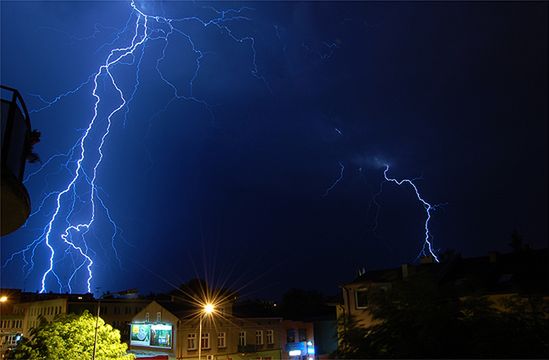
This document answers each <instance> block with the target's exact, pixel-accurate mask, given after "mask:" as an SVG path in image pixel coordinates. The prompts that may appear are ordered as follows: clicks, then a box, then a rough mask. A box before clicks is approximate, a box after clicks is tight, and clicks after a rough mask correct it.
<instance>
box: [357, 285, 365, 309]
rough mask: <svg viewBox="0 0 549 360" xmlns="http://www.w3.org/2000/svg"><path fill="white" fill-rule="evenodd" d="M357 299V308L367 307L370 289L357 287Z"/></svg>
mask: <svg viewBox="0 0 549 360" xmlns="http://www.w3.org/2000/svg"><path fill="white" fill-rule="evenodd" d="M355 301H356V308H357V309H365V308H367V307H368V290H367V289H357V290H356V291H355Z"/></svg>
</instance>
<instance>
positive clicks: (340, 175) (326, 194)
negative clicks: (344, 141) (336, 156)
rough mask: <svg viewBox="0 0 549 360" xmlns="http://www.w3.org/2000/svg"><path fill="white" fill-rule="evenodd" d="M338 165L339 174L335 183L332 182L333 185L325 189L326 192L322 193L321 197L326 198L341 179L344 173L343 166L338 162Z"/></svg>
mask: <svg viewBox="0 0 549 360" xmlns="http://www.w3.org/2000/svg"><path fill="white" fill-rule="evenodd" d="M338 164H339V168H340V173H339V177H338V178H337V179H336V181H334V183H333V184H332V185H331V186H330V187H329V188H327V189H326V192H324V194H323V195H322V197H326V196H328V193H329V192H330V191H332V189H333V188H335V187H336V185H337V184H338V183H339V182H340V181H341V179H343V172H344V171H345V166H343V164H342V163H341V161H340V162H338Z"/></svg>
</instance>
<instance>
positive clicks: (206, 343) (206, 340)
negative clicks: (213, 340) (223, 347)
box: [201, 333, 210, 349]
mask: <svg viewBox="0 0 549 360" xmlns="http://www.w3.org/2000/svg"><path fill="white" fill-rule="evenodd" d="M201 346H202V349H209V348H210V333H203V334H202V342H201Z"/></svg>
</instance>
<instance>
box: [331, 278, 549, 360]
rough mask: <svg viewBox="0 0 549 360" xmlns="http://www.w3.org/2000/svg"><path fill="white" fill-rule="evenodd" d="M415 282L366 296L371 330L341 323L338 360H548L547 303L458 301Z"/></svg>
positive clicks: (482, 299)
mask: <svg viewBox="0 0 549 360" xmlns="http://www.w3.org/2000/svg"><path fill="white" fill-rule="evenodd" d="M433 280H434V279H430V278H428V277H418V278H416V279H413V280H410V281H403V282H401V283H398V284H395V286H393V288H391V289H389V290H382V289H379V290H377V291H376V290H373V291H372V292H371V293H370V294H369V310H370V312H371V313H372V315H373V316H374V318H375V319H376V320H378V321H379V323H378V324H377V325H374V326H371V327H369V328H364V327H361V326H359V324H358V323H357V322H356V321H355V319H349V318H346V319H341V321H340V324H339V325H340V329H342V332H341V336H340V347H339V353H338V356H339V357H343V358H352V359H364V358H448V357H452V358H472V357H473V358H484V357H490V358H494V357H495V358H548V357H549V319H548V318H547V314H548V311H549V309H548V308H547V305H548V304H547V302H544V301H543V300H542V299H541V298H536V297H529V298H521V297H518V296H515V297H507V298H505V299H504V300H502V301H498V302H493V301H491V300H490V298H488V297H485V296H473V297H466V298H465V297H462V298H460V297H458V296H455V294H452V293H451V291H450V290H449V289H444V288H440V287H439V286H437V285H436V281H433Z"/></svg>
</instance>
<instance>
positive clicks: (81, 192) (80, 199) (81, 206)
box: [3, 0, 270, 293]
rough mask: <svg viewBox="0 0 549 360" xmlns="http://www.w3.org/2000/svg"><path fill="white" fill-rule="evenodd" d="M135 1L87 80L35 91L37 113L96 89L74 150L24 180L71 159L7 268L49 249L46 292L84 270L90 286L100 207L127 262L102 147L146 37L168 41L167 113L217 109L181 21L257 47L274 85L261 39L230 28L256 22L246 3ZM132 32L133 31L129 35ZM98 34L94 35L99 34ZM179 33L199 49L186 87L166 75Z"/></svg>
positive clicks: (124, 111) (27, 266)
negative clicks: (189, 11)
mask: <svg viewBox="0 0 549 360" xmlns="http://www.w3.org/2000/svg"><path fill="white" fill-rule="evenodd" d="M130 7H131V14H130V16H129V18H128V20H127V22H126V24H125V26H124V27H123V29H122V30H120V31H119V32H118V33H117V34H116V36H115V38H114V39H113V40H112V41H111V42H109V43H106V44H103V45H102V46H101V48H100V49H102V48H105V47H108V48H110V51H108V54H107V55H106V58H105V60H104V61H102V63H101V65H100V66H99V67H98V68H97V71H96V72H95V73H93V74H91V75H90V76H88V77H87V79H86V80H85V81H84V82H82V83H81V84H79V85H77V86H75V87H73V88H72V89H71V90H69V91H66V92H65V93H63V94H60V95H58V96H56V97H54V98H52V99H51V100H49V99H46V98H44V97H43V96H41V95H37V94H31V95H32V96H34V97H36V98H37V99H38V100H40V102H41V103H42V105H41V106H39V107H38V108H36V109H34V110H31V113H38V112H41V111H43V110H46V109H49V108H51V107H52V106H55V105H56V104H57V103H59V102H61V101H62V100H63V99H65V98H66V97H68V96H71V95H74V94H76V93H78V92H81V91H83V90H84V89H87V88H88V85H89V87H90V88H91V93H90V95H91V97H93V98H94V103H93V110H92V113H91V116H90V120H89V122H88V125H87V126H86V127H85V128H84V129H82V134H81V135H80V136H79V139H78V140H77V141H76V143H75V144H74V145H73V146H72V148H71V149H70V150H69V151H68V152H66V153H61V154H56V155H53V156H52V157H50V158H49V159H48V160H47V161H45V162H44V163H42V164H41V166H40V168H39V169H37V170H36V171H34V172H32V173H30V174H29V175H28V176H27V177H26V178H25V182H26V181H29V180H30V179H31V178H33V177H34V176H35V175H37V174H38V173H40V172H43V171H46V169H48V168H49V167H50V166H52V164H54V163H55V162H56V161H58V160H59V159H66V161H65V162H64V163H62V164H61V167H62V168H64V169H66V170H67V171H69V175H70V176H69V179H68V180H67V184H66V185H65V186H64V187H62V188H61V189H59V190H55V191H51V192H48V193H46V194H45V196H44V197H43V199H42V200H41V201H40V205H39V207H38V209H37V210H35V211H34V212H33V213H32V214H31V218H32V217H34V216H35V215H37V214H38V213H42V212H43V211H45V210H44V209H45V207H46V205H47V204H49V203H50V202H52V201H53V205H54V207H53V211H51V213H49V214H48V215H47V223H46V224H45V225H44V226H43V228H42V230H41V233H40V235H39V236H37V237H36V238H34V239H33V240H32V241H31V242H30V243H29V244H28V245H27V246H25V247H24V248H22V249H21V250H19V251H17V252H14V253H13V254H12V255H11V256H10V257H9V258H8V259H7V261H6V262H5V263H4V264H3V266H4V267H5V266H7V265H8V264H10V263H11V262H13V261H14V260H15V258H16V257H21V258H22V260H23V263H24V266H23V268H24V271H25V272H26V274H27V276H28V274H29V273H30V272H31V271H32V270H33V269H34V267H35V265H36V262H35V255H36V253H37V250H38V249H39V248H40V249H42V248H43V250H45V251H46V252H47V261H46V263H47V265H46V267H47V268H46V269H45V271H44V272H43V273H42V275H41V281H40V283H41V287H40V292H41V293H43V292H46V291H48V290H49V289H51V287H52V286H51V284H50V283H51V281H52V280H54V282H55V283H56V286H57V287H58V290H59V291H60V292H62V291H64V290H68V291H71V292H72V290H73V284H72V283H73V282H74V281H76V278H77V275H78V274H79V273H80V272H82V271H83V272H84V275H83V276H84V277H85V279H86V282H85V288H86V290H87V291H88V292H91V290H92V282H93V268H94V264H95V262H94V259H93V257H94V255H95V253H94V251H93V249H92V248H91V247H90V246H89V244H88V242H87V241H86V235H87V234H88V232H89V231H90V230H91V229H92V227H93V225H94V222H95V221H96V216H97V215H98V212H97V210H99V209H102V213H103V214H104V216H105V217H106V220H107V221H108V222H109V223H110V225H111V227H112V236H111V247H112V251H113V254H114V256H115V258H116V259H117V261H118V263H119V265H120V266H121V260H120V258H119V256H118V250H117V248H116V244H115V239H116V237H117V236H118V234H119V233H120V231H121V230H120V228H119V227H118V225H117V224H116V222H115V221H114V219H113V217H112V216H111V212H110V211H109V209H108V207H107V204H105V202H104V201H103V199H102V197H101V196H100V194H99V190H100V187H99V185H98V181H99V173H98V170H99V168H100V165H101V163H102V161H103V159H104V157H105V156H106V154H105V153H104V145H105V142H106V140H107V138H108V137H109V134H110V131H111V126H112V124H113V120H114V118H115V117H119V116H121V117H122V120H123V124H124V125H125V124H126V121H127V117H128V112H129V105H130V103H131V102H132V101H133V99H134V96H135V94H136V92H137V89H138V88H139V86H140V72H141V71H142V59H143V55H144V52H145V50H146V43H147V42H153V41H163V42H164V44H163V47H162V49H161V51H160V55H159V56H158V57H157V58H156V61H155V67H154V71H156V73H157V74H158V76H159V78H160V79H161V80H162V82H163V83H164V84H165V85H166V86H168V87H169V88H171V89H172V90H173V97H172V98H171V99H170V100H169V101H168V102H167V103H166V104H165V106H164V108H163V110H161V111H165V110H166V109H167V108H168V106H169V105H170V104H171V103H172V102H173V101H175V100H187V101H194V102H196V103H199V104H201V105H204V106H205V107H206V108H207V109H208V111H209V112H210V114H212V115H213V112H212V110H211V106H210V105H209V104H208V103H207V102H206V101H205V100H203V99H200V98H198V97H197V96H196V95H195V94H194V82H195V81H196V79H197V78H198V77H199V74H200V69H201V65H202V60H203V59H204V57H205V55H206V53H204V52H203V51H201V50H200V49H199V48H198V46H196V44H195V42H194V40H193V38H192V37H191V36H190V35H189V34H187V33H186V32H184V31H183V30H181V29H180V28H179V27H178V26H177V25H178V24H181V23H185V22H194V23H198V24H201V25H202V26H203V27H204V28H207V27H210V26H213V27H216V28H217V29H219V30H220V31H221V32H223V33H224V34H225V35H226V36H227V37H228V38H229V39H231V40H232V41H234V42H236V43H239V44H246V45H248V46H249V48H250V49H251V61H250V63H249V66H250V73H251V75H252V76H253V77H255V78H257V79H259V80H261V81H262V82H263V83H264V84H265V86H266V88H267V89H268V90H270V87H269V84H268V82H267V80H266V78H265V77H264V76H263V75H262V74H261V73H260V71H259V67H258V65H257V52H256V48H255V45H256V43H255V38H254V37H252V36H242V37H240V36H237V35H235V33H234V32H233V31H232V29H231V26H230V25H231V23H233V22H236V21H251V19H250V18H248V17H247V16H245V15H244V12H246V11H250V10H253V9H251V8H248V7H243V8H240V9H229V10H223V11H219V10H217V9H214V8H212V7H204V8H205V9H209V10H211V11H213V12H214V14H215V16H214V17H213V18H212V19H210V20H202V19H200V18H198V17H196V16H189V17H185V18H176V19H172V18H167V17H164V16H158V15H149V14H146V13H145V11H144V10H141V9H139V8H138V6H137V5H136V3H135V0H132V1H131V3H130ZM97 29H98V28H97V27H96V30H97ZM126 34H128V35H130V36H129V37H128V36H126ZM93 36H95V33H94V34H93ZM173 36H181V37H182V38H184V39H185V40H186V41H187V42H188V43H189V44H190V46H191V49H192V53H193V54H194V59H195V66H194V72H193V75H192V77H191V79H190V80H189V81H188V85H187V88H186V90H185V91H181V90H180V89H179V88H178V86H177V85H176V84H175V83H174V82H173V81H171V80H170V79H169V78H168V77H167V76H165V75H164V73H163V72H162V69H161V68H162V63H163V61H164V59H165V57H166V49H167V47H168V45H169V40H170V38H171V37H173ZM122 39H128V40H127V43H126V45H125V46H118V47H117V46H114V44H115V43H117V42H119V41H122ZM100 49H98V50H100ZM122 65H126V66H134V67H135V68H136V71H135V80H134V82H133V88H132V89H131V90H130V91H129V93H127V94H126V93H125V92H124V91H123V90H122V86H121V85H120V79H118V77H117V76H116V74H115V73H113V69H114V68H115V67H117V66H122ZM107 86H108V87H110V88H111V93H108V92H107V91H108V90H107V89H106V87H107ZM100 89H102V90H100ZM107 96H109V97H112V99H114V100H115V101H116V104H115V105H109V106H112V107H111V108H110V109H109V110H105V109H103V108H104V107H106V106H107V105H103V104H105V103H106V101H103V100H104V99H103V98H105V97H107ZM103 113H104V114H103ZM52 199H53V200H52ZM83 213H85V214H83ZM100 244H101V243H100ZM41 251H42V250H41ZM67 256H70V259H72V264H73V265H72V269H71V270H70V271H69V272H66V271H62V269H58V267H57V266H56V264H58V263H60V262H61V261H63V260H64V259H65V257H67ZM75 257H76V258H75ZM75 259H76V260H75ZM65 274H66V275H65Z"/></svg>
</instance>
